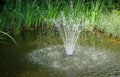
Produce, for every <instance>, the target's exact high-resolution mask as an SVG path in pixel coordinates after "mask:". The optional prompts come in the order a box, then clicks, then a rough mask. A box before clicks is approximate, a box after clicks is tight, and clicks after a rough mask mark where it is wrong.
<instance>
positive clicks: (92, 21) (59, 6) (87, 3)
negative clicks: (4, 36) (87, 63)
mask: <svg viewBox="0 0 120 77" xmlns="http://www.w3.org/2000/svg"><path fill="white" fill-rule="evenodd" d="M119 5H120V2H119V0H118V1H116V2H114V1H113V0H106V1H105V0H6V3H5V5H4V7H3V11H2V13H1V15H0V30H1V31H10V32H13V33H15V34H18V33H20V32H21V31H22V30H23V29H25V30H30V29H31V28H33V29H36V28H38V27H39V28H51V27H53V22H51V20H53V19H58V18H59V17H60V15H61V11H63V12H64V14H65V16H66V17H68V16H69V14H70V13H73V14H74V17H77V18H79V20H80V21H81V22H82V24H83V26H84V28H85V29H87V30H90V31H94V29H96V30H98V31H101V32H106V33H107V34H109V35H113V36H118V37H119V36H120V11H119V8H120V6H119Z"/></svg>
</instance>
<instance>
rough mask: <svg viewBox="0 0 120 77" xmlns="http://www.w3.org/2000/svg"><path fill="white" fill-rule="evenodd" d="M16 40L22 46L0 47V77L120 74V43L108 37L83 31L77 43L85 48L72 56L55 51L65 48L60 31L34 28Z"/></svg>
mask: <svg viewBox="0 0 120 77" xmlns="http://www.w3.org/2000/svg"><path fill="white" fill-rule="evenodd" d="M38 37H39V39H37V38H38ZM15 39H16V41H17V42H18V45H14V44H11V45H5V46H0V77H120V43H118V42H114V40H112V39H109V38H108V37H106V36H103V35H99V34H98V35H96V34H94V35H93V34H91V33H82V34H81V35H80V37H79V39H78V42H77V46H81V48H78V50H79V51H77V49H76V52H75V53H74V55H73V56H71V57H70V58H69V59H66V55H65V53H64V52H63V55H62V53H61V52H59V53H56V51H54V50H59V51H61V49H63V50H64V48H63V47H62V48H61V47H60V48H59V46H62V41H61V39H60V37H59V36H58V35H57V34H53V33H51V32H49V34H48V33H47V32H45V33H39V32H35V31H31V32H23V33H22V34H20V35H18V36H16V38H15ZM111 40H112V41H111ZM38 46H39V47H38ZM53 46H57V48H56V49H54V48H53V49H52V47H53ZM50 47H51V49H49V48H50ZM94 48H95V49H94ZM41 51H42V52H41ZM43 51H44V52H43ZM49 51H50V52H49ZM29 54H32V55H34V56H29V57H28V55H29ZM50 54H51V55H50ZM58 54H59V55H62V56H60V58H59V55H58ZM89 54H91V55H89ZM93 54H94V55H93ZM35 55H36V56H35ZM96 55H97V56H96ZM44 56H45V57H44ZM55 56H56V57H55ZM31 57H32V58H31ZM96 57H97V58H96ZM104 57H105V58H104ZM92 58H93V59H92ZM31 59H32V60H31ZM51 59H52V60H51ZM39 60H40V61H39ZM66 61H67V62H66ZM55 62H59V63H58V65H57V64H56V65H53V64H55ZM85 62H86V63H85ZM47 63H48V64H47ZM84 63H85V64H84Z"/></svg>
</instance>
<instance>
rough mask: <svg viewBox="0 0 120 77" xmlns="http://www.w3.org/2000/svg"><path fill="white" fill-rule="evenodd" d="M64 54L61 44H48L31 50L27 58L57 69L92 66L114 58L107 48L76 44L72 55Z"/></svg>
mask: <svg viewBox="0 0 120 77" xmlns="http://www.w3.org/2000/svg"><path fill="white" fill-rule="evenodd" d="M65 54H66V52H65V50H64V47H63V46H50V47H47V48H43V49H39V48H38V49H36V50H33V52H31V53H29V54H28V58H29V60H30V61H31V62H33V63H35V64H40V65H42V66H46V67H52V68H56V69H59V70H70V69H78V70H80V69H87V68H94V67H96V66H99V65H103V64H105V63H108V62H110V61H111V60H112V58H114V54H113V53H111V52H110V51H109V50H105V49H99V48H93V47H86V46H85V47H81V46H77V47H76V48H75V52H74V55H73V56H72V57H71V56H66V55H65Z"/></svg>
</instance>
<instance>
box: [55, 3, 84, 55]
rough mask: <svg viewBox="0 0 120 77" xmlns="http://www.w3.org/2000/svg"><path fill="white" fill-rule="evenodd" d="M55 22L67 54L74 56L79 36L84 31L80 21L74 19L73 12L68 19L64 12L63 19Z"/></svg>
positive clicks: (62, 13)
mask: <svg viewBox="0 0 120 77" xmlns="http://www.w3.org/2000/svg"><path fill="white" fill-rule="evenodd" d="M71 7H72V5H71ZM53 22H54V24H55V27H56V28H57V29H58V31H59V33H60V36H61V37H62V40H63V43H64V47H65V50H66V54H67V55H73V51H74V48H75V45H76V42H77V39H78V36H79V34H80V32H81V30H82V24H81V22H80V19H79V18H77V17H74V14H73V10H72V12H71V13H70V14H69V15H68V17H65V15H64V12H63V11H62V12H61V17H60V18H59V19H55V20H53Z"/></svg>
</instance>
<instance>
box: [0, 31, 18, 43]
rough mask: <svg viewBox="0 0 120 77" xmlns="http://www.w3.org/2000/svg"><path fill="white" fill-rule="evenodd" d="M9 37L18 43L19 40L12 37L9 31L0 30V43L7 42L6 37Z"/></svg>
mask: <svg viewBox="0 0 120 77" xmlns="http://www.w3.org/2000/svg"><path fill="white" fill-rule="evenodd" d="M5 36H7V37H9V38H10V39H11V40H12V41H13V42H14V43H15V44H17V42H16V41H15V40H14V39H13V38H12V36H10V35H9V34H8V33H5V32H3V31H0V43H2V44H7V43H6V42H5V41H4V40H5V39H6V37H5Z"/></svg>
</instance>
